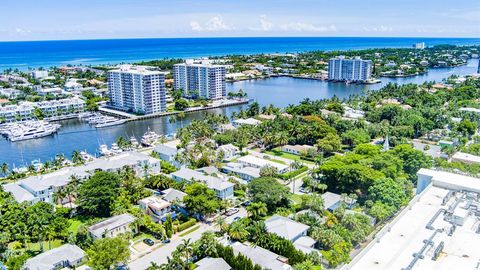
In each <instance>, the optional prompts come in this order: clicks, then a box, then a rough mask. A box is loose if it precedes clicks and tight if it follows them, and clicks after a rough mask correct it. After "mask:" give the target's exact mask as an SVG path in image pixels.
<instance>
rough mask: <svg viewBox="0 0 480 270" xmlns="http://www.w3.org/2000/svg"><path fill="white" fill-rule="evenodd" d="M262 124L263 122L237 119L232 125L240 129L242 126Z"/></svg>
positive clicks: (252, 119)
mask: <svg viewBox="0 0 480 270" xmlns="http://www.w3.org/2000/svg"><path fill="white" fill-rule="evenodd" d="M260 123H262V122H261V121H259V120H257V119H254V118H247V119H235V120H233V122H232V125H233V126H234V127H240V126H243V125H247V126H256V125H259V124H260Z"/></svg>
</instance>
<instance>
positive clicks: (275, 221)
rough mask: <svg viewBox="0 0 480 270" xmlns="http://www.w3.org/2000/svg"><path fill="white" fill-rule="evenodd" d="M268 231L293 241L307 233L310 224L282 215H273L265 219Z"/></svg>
mask: <svg viewBox="0 0 480 270" xmlns="http://www.w3.org/2000/svg"><path fill="white" fill-rule="evenodd" d="M265 226H266V228H267V231H268V232H270V233H274V234H276V235H278V236H280V237H283V238H285V239H287V240H290V241H293V240H295V239H296V238H298V237H299V236H300V235H302V234H303V233H305V231H307V230H308V229H309V228H310V226H307V225H305V224H302V223H300V222H296V221H294V220H291V219H289V218H286V217H282V216H272V217H270V218H269V219H267V220H266V221H265Z"/></svg>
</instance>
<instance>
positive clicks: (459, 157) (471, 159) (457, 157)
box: [452, 152, 480, 164]
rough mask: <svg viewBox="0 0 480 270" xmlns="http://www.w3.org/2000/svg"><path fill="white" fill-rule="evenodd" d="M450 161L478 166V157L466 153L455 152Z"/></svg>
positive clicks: (479, 161) (479, 160) (479, 162)
mask: <svg viewBox="0 0 480 270" xmlns="http://www.w3.org/2000/svg"><path fill="white" fill-rule="evenodd" d="M452 161H458V162H463V163H467V164H480V157H479V156H475V155H471V154H468V153H463V152H456V153H455V154H454V155H453V156H452Z"/></svg>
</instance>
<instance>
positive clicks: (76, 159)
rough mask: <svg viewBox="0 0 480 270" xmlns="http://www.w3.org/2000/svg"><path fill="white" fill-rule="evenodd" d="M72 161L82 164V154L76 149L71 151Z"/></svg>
mask: <svg viewBox="0 0 480 270" xmlns="http://www.w3.org/2000/svg"><path fill="white" fill-rule="evenodd" d="M72 162H73V163H75V164H83V163H84V160H83V158H82V155H80V152H78V151H77V150H74V151H73V153H72Z"/></svg>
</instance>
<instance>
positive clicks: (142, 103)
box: [108, 65, 167, 114]
mask: <svg viewBox="0 0 480 270" xmlns="http://www.w3.org/2000/svg"><path fill="white" fill-rule="evenodd" d="M108 92H109V94H110V106H111V107H112V108H114V109H117V110H121V111H127V112H134V113H142V114H151V113H157V112H164V111H166V109H167V102H166V97H165V95H166V89H165V73H164V72H160V71H155V70H151V69H150V68H148V67H145V66H132V65H122V66H120V68H119V69H116V70H111V71H109V72H108Z"/></svg>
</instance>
